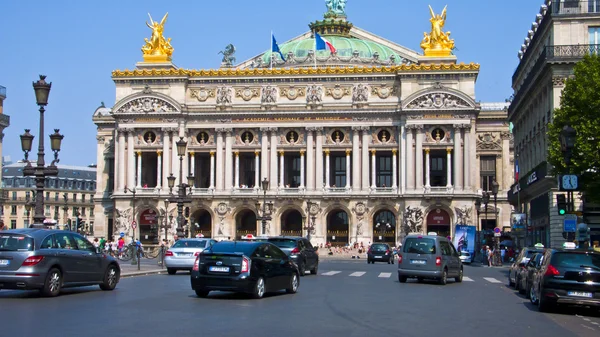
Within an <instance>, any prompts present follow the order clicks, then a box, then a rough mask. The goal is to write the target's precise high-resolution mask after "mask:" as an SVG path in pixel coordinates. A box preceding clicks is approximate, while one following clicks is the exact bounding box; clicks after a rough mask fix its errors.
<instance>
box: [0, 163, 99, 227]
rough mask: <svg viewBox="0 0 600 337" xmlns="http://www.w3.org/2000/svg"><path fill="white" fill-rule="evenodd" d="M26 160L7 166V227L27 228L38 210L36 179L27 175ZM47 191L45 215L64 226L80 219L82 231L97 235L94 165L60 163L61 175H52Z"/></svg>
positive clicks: (5, 169) (5, 177)
mask: <svg viewBox="0 0 600 337" xmlns="http://www.w3.org/2000/svg"><path fill="white" fill-rule="evenodd" d="M25 165H26V164H25V163H24V162H18V163H14V164H9V165H5V166H4V168H3V169H2V171H3V172H2V173H3V176H2V184H3V186H4V187H3V188H4V190H5V191H6V192H5V195H6V199H5V200H4V205H3V210H2V219H3V221H4V224H5V225H6V228H8V229H15V228H27V227H29V224H30V223H32V221H33V214H34V211H35V179H34V177H26V176H23V167H25ZM44 188H45V190H44V193H45V195H44V215H45V216H46V218H47V219H53V220H54V223H55V224H57V225H60V226H61V229H62V228H64V227H63V225H65V224H68V225H72V226H74V225H75V223H76V219H77V217H79V219H80V225H81V226H80V232H82V233H84V234H87V235H94V232H93V228H94V194H95V192H96V169H95V168H94V167H85V166H84V167H82V166H66V165H58V176H56V177H48V178H46V181H45V187H44Z"/></svg>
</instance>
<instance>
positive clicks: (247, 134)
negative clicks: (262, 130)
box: [235, 129, 259, 146]
mask: <svg viewBox="0 0 600 337" xmlns="http://www.w3.org/2000/svg"><path fill="white" fill-rule="evenodd" d="M258 139H259V136H258V134H257V133H256V131H255V130H248V129H242V130H239V132H238V133H237V134H236V135H235V145H238V146H248V145H258V144H259V141H258Z"/></svg>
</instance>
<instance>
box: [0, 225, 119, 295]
mask: <svg viewBox="0 0 600 337" xmlns="http://www.w3.org/2000/svg"><path fill="white" fill-rule="evenodd" d="M120 272H121V268H120V267H119V263H118V262H117V260H116V259H114V258H113V257H111V256H108V255H105V254H103V253H101V252H99V251H98V250H97V249H96V248H95V247H94V245H93V244H92V243H91V242H89V241H88V240H87V239H86V238H84V237H83V236H81V235H79V234H77V233H74V232H68V231H62V230H50V229H39V228H27V229H12V230H8V231H2V232H0V289H17V290H32V289H38V290H40V293H41V294H42V295H44V296H49V297H50V296H57V295H58V294H59V293H60V290H61V289H62V288H68V287H79V286H90V285H99V286H100V289H102V290H113V289H115V287H116V286H117V283H119V278H120Z"/></svg>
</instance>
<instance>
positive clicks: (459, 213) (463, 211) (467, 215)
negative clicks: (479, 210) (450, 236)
mask: <svg viewBox="0 0 600 337" xmlns="http://www.w3.org/2000/svg"><path fill="white" fill-rule="evenodd" d="M454 210H455V211H456V222H457V224H459V225H471V207H467V206H463V207H454Z"/></svg>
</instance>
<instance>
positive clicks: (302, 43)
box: [262, 35, 402, 67]
mask: <svg viewBox="0 0 600 337" xmlns="http://www.w3.org/2000/svg"><path fill="white" fill-rule="evenodd" d="M325 39H327V41H329V42H331V44H333V46H334V47H335V49H336V50H337V56H338V57H339V58H340V59H341V60H342V62H343V60H345V59H350V58H351V57H352V56H353V54H354V52H355V51H357V52H358V57H359V58H361V59H372V58H373V55H374V54H375V53H377V54H378V55H379V61H381V62H389V61H390V56H392V55H393V56H394V57H395V59H394V64H400V63H402V57H400V55H398V54H397V53H396V52H395V51H393V50H392V49H391V48H389V47H387V46H384V45H382V44H379V43H377V42H373V41H365V40H361V39H357V38H353V37H345V36H336V35H327V36H325ZM279 49H280V50H281V52H282V53H283V55H284V56H285V58H286V60H287V57H288V53H289V52H292V53H293V54H294V58H295V59H296V60H298V59H304V58H306V57H307V56H308V54H309V51H311V50H315V39H314V38H306V39H302V40H297V41H291V42H288V43H284V44H280V45H279ZM271 54H273V55H277V54H276V53H270V52H268V51H267V52H265V54H264V55H263V56H262V63H263V66H269V64H270V63H271ZM329 55H330V52H329V50H319V51H317V59H325V58H327V57H328V56H329ZM274 57H275V58H274V59H273V60H274V61H279V62H280V61H281V60H280V57H279V56H274ZM286 63H287V62H286ZM282 66H284V67H285V66H287V65H286V64H282Z"/></svg>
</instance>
